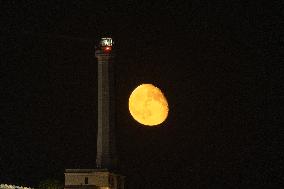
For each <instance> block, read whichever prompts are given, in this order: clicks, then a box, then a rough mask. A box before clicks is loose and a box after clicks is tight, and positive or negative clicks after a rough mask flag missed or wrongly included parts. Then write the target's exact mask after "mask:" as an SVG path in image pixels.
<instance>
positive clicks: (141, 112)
mask: <svg viewBox="0 0 284 189" xmlns="http://www.w3.org/2000/svg"><path fill="white" fill-rule="evenodd" d="M129 111H130V114H131V116H132V117H133V118H134V119H135V120H136V121H137V122H139V123H141V124H143V125H146V126H156V125H159V124H161V123H163V122H164V121H165V120H166V118H167V117H168V112H169V107H168V102H167V100H166V97H165V96H164V95H163V93H162V91H161V90H160V89H159V88H157V87H155V86H154V85H152V84H141V85H139V86H138V87H136V88H135V89H134V90H133V92H132V93H131V95H130V97H129Z"/></svg>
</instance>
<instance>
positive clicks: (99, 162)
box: [65, 38, 124, 189]
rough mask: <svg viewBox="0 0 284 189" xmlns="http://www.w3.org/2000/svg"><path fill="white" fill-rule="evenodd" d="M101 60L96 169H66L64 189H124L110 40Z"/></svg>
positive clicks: (100, 50)
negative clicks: (117, 132)
mask: <svg viewBox="0 0 284 189" xmlns="http://www.w3.org/2000/svg"><path fill="white" fill-rule="evenodd" d="M95 54H96V58H97V60H98V134H97V158H96V168H95V169H66V171H65V189H82V188H86V189H97V188H100V189H124V176H122V175H120V174H117V172H116V171H117V170H116V168H117V158H116V147H115V107H114V101H115V99H114V92H115V91H114V86H115V85H114V77H113V74H114V70H113V69H114V65H113V64H114V61H113V58H114V53H113V41H112V39H111V38H102V39H101V41H100V45H99V46H98V47H97V48H96V52H95Z"/></svg>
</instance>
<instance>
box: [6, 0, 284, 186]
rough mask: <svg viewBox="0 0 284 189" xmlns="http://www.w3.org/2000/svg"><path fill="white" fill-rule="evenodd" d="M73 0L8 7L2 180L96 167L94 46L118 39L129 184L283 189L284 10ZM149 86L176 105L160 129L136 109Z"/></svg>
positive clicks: (119, 119)
mask: <svg viewBox="0 0 284 189" xmlns="http://www.w3.org/2000/svg"><path fill="white" fill-rule="evenodd" d="M66 2H67V1H66ZM66 2H65V3H63V2H62V1H53V2H52V1H45V2H43V1H32V0H29V1H23V2H22V3H19V2H18V1H14V0H10V1H5V2H4V1H0V6H1V11H0V18H1V22H0V23H1V25H0V32H1V35H0V36H1V38H0V39H1V45H0V47H1V51H0V52H1V55H0V57H1V58H0V59H1V61H0V62H1V68H0V86H1V88H0V91H1V92H0V97H1V98H0V113H1V114H0V121H1V122H0V144H1V145H0V183H11V184H24V185H29V186H37V185H38V183H39V181H41V180H44V179H46V178H57V179H61V180H63V179H64V177H63V176H64V174H63V173H64V169H65V168H94V167H95V156H96V125H97V80H96V79H97V62H96V59H95V57H94V46H95V44H96V41H98V40H99V38H100V37H101V36H103V35H111V36H112V37H113V38H114V40H115V42H116V61H115V66H116V71H115V74H116V84H117V85H116V104H117V109H116V124H117V125H116V126H117V130H116V133H117V149H118V154H119V159H120V171H121V173H122V174H124V175H125V176H126V186H127V188H146V189H151V188H165V189H166V188H255V187H260V186H264V187H265V188H279V187H280V184H283V182H284V181H283V175H281V170H282V171H283V168H284V167H283V159H284V157H283V154H282V153H281V152H282V151H283V145H282V144H281V143H280V141H281V140H280V139H281V137H282V138H283V128H282V127H281V124H280V123H281V120H280V119H281V115H280V114H281V111H282V112H283V106H281V103H283V93H282V95H281V94H280V93H281V92H280V89H281V85H283V84H282V83H281V82H280V81H281V79H283V74H281V73H282V71H283V67H282V66H281V65H280V64H281V63H280V62H281V54H280V52H281V48H282V50H283V33H281V32H280V18H281V14H280V13H281V6H282V5H281V4H283V3H275V2H274V1H273V2H270V1H266V3H262V2H261V1H245V2H244V1H234V2H233V1H232V2H231V1H224V2H219V3H213V2H210V3H207V2H206V1H183V2H179V3H177V2H175V1H163V2H162V3H161V2H159V3H158V2H156V1H153V2H151V1H148V2H147V3H140V2H138V1H127V2H126V1H125V2H124V3H123V4H121V3H119V2H117V1H115V2H111V1H103V0H102V1H101V2H100V3H98V2H95V1H74V2H72V1H68V3H66ZM279 2H280V1H279ZM282 52H283V51H282ZM282 55H283V54H282ZM282 61H283V58H282ZM141 83H153V84H154V85H156V86H158V87H159V88H160V89H161V90H162V91H163V92H164V94H165V96H166V97H167V99H168V103H169V106H170V112H169V117H168V119H167V120H166V122H164V123H163V124H162V126H161V127H157V128H146V127H142V126H141V125H139V124H138V123H137V122H136V121H134V120H133V119H132V117H131V116H130V114H129V112H128V97H129V95H130V93H131V91H132V90H133V89H134V88H135V87H136V86H137V85H139V84H141ZM283 125H284V124H283V122H282V126H283ZM281 146H282V147H281Z"/></svg>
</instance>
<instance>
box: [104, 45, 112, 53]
mask: <svg viewBox="0 0 284 189" xmlns="http://www.w3.org/2000/svg"><path fill="white" fill-rule="evenodd" d="M103 50H104V51H105V52H110V51H111V47H109V46H107V47H103Z"/></svg>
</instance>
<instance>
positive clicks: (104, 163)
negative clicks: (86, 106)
mask: <svg viewBox="0 0 284 189" xmlns="http://www.w3.org/2000/svg"><path fill="white" fill-rule="evenodd" d="M112 45H113V42H112V39H111V38H103V39H102V41H101V44H100V47H99V48H98V49H97V50H96V57H97V59H98V135H97V159H96V163H97V168H106V169H115V168H116V150H115V135H114V131H115V125H114V124H115V120H114V118H115V115H114V113H115V112H114V109H115V108H114V92H115V91H114V77H113V73H114V71H113V68H114V65H113V63H114V62H113V58H114V54H113V51H112V50H113V49H112Z"/></svg>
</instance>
